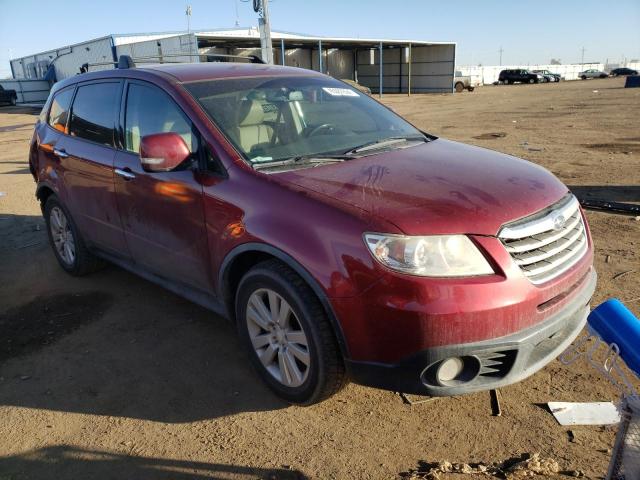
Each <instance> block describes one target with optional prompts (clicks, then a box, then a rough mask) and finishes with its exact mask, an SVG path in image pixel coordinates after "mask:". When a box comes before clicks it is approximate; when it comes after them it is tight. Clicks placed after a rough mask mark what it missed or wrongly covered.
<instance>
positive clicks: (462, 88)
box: [456, 82, 464, 93]
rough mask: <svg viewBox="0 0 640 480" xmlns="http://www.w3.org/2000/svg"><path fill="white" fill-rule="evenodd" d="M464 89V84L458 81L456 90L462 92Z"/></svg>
mask: <svg viewBox="0 0 640 480" xmlns="http://www.w3.org/2000/svg"><path fill="white" fill-rule="evenodd" d="M463 91H464V84H463V83H461V82H458V83H456V92H457V93H462V92H463Z"/></svg>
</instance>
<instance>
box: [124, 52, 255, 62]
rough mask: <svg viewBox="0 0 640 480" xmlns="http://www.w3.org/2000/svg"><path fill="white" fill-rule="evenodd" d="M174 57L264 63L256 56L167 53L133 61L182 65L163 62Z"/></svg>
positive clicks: (137, 58)
mask: <svg viewBox="0 0 640 480" xmlns="http://www.w3.org/2000/svg"><path fill="white" fill-rule="evenodd" d="M176 57H207V58H229V59H232V58H237V59H240V60H249V63H263V64H264V63H265V62H264V61H263V60H262V58H260V57H258V56H257V55H246V56H243V55H229V54H226V53H167V54H164V55H150V56H145V57H136V58H135V60H136V61H138V60H151V59H156V60H158V59H159V60H160V62H158V63H183V62H164V61H163V60H164V59H165V58H176Z"/></svg>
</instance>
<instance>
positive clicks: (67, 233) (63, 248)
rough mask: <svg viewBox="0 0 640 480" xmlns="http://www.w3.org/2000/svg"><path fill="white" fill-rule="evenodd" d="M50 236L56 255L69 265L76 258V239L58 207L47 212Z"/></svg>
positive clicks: (65, 217)
mask: <svg viewBox="0 0 640 480" xmlns="http://www.w3.org/2000/svg"><path fill="white" fill-rule="evenodd" d="M49 228H50V230H51V238H52V239H53V244H54V246H55V249H56V251H57V252H58V255H59V256H60V258H61V259H62V261H63V262H64V263H66V264H67V265H69V266H71V265H73V263H74V262H75V259H76V241H75V238H74V236H73V231H72V230H71V225H70V223H69V220H68V219H67V216H66V215H65V214H64V212H63V211H62V209H61V208H60V207H53V208H52V209H51V213H50V214H49Z"/></svg>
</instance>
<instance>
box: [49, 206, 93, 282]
mask: <svg viewBox="0 0 640 480" xmlns="http://www.w3.org/2000/svg"><path fill="white" fill-rule="evenodd" d="M43 214H44V219H45V222H46V224H47V234H48V236H49V243H50V244H51V248H52V249H53V253H54V254H55V256H56V259H57V260H58V263H59V264H60V266H61V267H62V268H63V269H64V270H65V271H66V272H67V273H69V274H71V275H74V276H82V275H86V274H88V273H91V272H95V271H96V270H99V269H100V268H102V267H104V265H105V263H104V261H102V260H101V259H99V258H98V257H96V256H95V255H93V254H92V253H91V252H90V251H89V250H88V249H87V247H86V245H85V243H84V240H83V238H82V235H81V234H80V232H79V231H78V227H77V226H76V224H75V222H74V221H73V218H72V217H71V214H70V213H69V211H68V210H67V208H66V207H65V206H64V205H63V204H62V202H60V200H59V199H58V197H57V196H56V195H51V196H50V197H49V198H47V201H46V202H45V204H44V208H43Z"/></svg>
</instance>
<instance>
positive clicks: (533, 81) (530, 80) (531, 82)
mask: <svg viewBox="0 0 640 480" xmlns="http://www.w3.org/2000/svg"><path fill="white" fill-rule="evenodd" d="M529 83H530V84H533V83H538V82H537V81H536V80H534V79H533V78H530V79H529Z"/></svg>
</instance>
